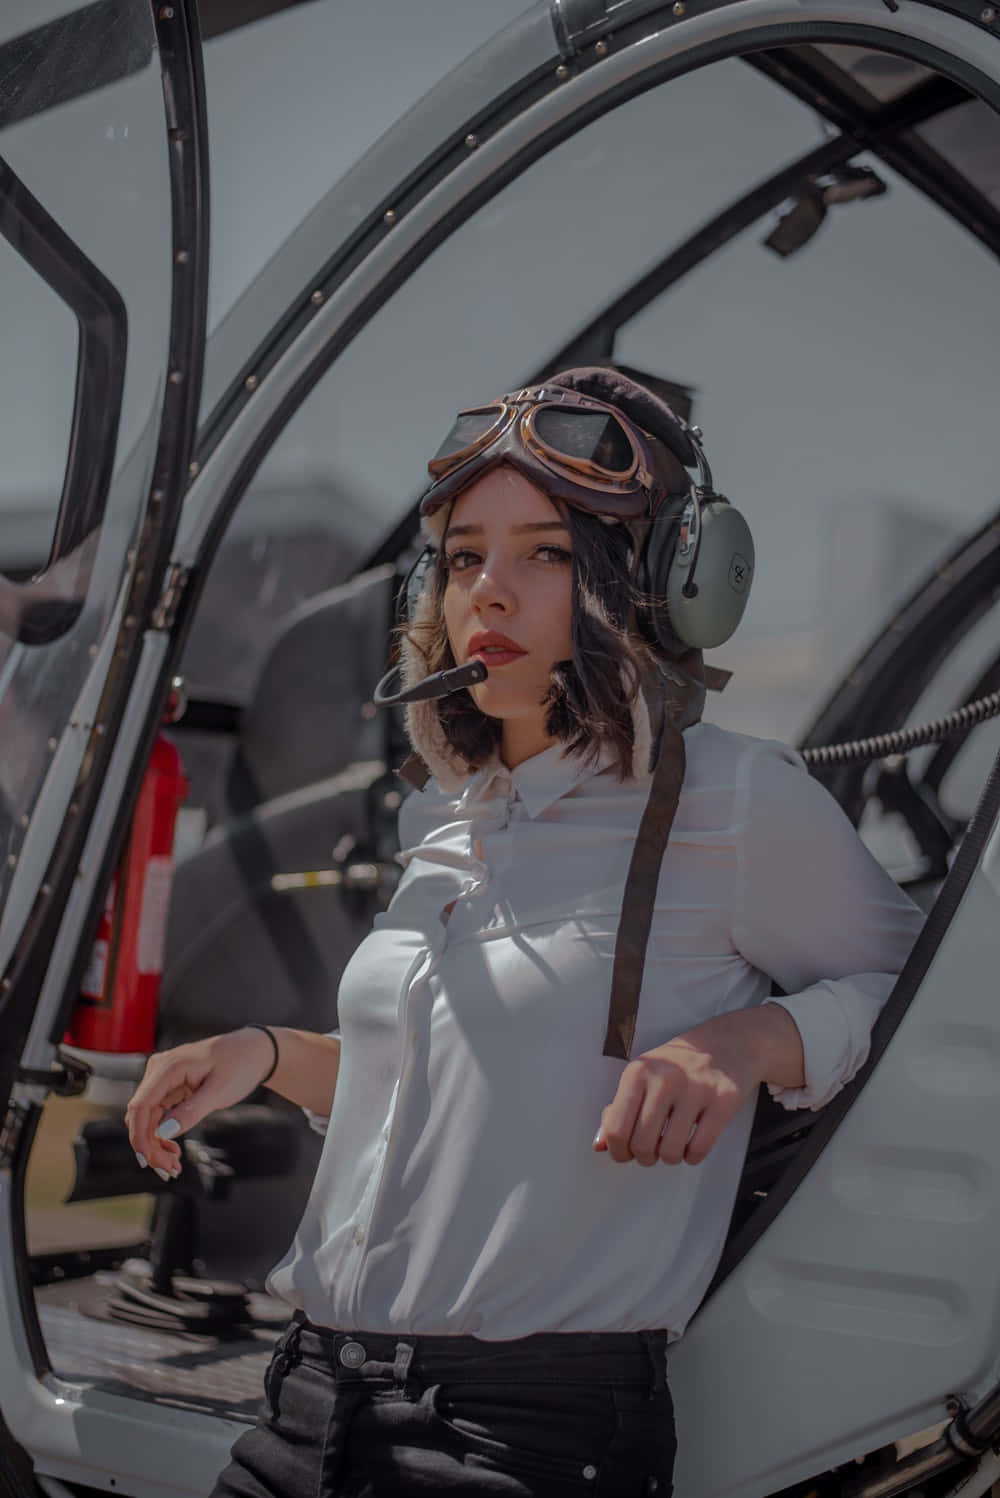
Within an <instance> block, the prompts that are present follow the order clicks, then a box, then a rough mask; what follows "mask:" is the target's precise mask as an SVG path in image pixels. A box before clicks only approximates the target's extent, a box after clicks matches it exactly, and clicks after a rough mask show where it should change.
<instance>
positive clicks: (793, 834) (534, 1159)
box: [268, 724, 923, 1340]
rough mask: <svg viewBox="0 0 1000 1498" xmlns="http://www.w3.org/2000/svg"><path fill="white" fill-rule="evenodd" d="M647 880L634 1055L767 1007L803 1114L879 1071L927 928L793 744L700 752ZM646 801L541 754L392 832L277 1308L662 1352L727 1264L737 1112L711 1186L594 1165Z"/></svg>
mask: <svg viewBox="0 0 1000 1498" xmlns="http://www.w3.org/2000/svg"><path fill="white" fill-rule="evenodd" d="M684 742H685V745H686V749H687V771H686V775H685V779H684V784H683V789H682V792H681V797H680V803H679V806H678V810H677V817H676V820H675V823H674V828H673V832H672V834H671V838H670V842H669V844H668V847H667V850H666V854H665V857H664V860H663V866H662V869H661V874H660V880H659V888H658V893H657V901H656V910H655V914H654V917H653V924H652V930H651V933H650V939H649V946H648V950H647V956H646V967H645V974H644V980H643V986H642V993H641V997H640V1004H639V1016H638V1024H637V1026H636V1033H635V1041H634V1044H633V1048H632V1055H633V1057H635V1056H638V1055H640V1054H641V1053H642V1052H643V1051H645V1050H649V1049H651V1048H652V1047H654V1046H657V1045H661V1044H662V1043H663V1042H664V1041H666V1040H669V1039H670V1038H671V1037H672V1036H674V1035H676V1034H678V1033H679V1032H681V1031H683V1030H686V1029H688V1028H690V1027H691V1026H692V1025H696V1024H699V1023H700V1022H701V1021H703V1020H705V1019H707V1018H708V1017H709V1016H711V1015H716V1014H719V1013H722V1012H723V1011H726V1010H733V1009H743V1008H747V1007H748V1006H750V1005H752V1004H759V1003H761V1002H762V1001H769V1000H768V995H769V991H770V985H771V979H772V978H773V979H774V980H775V981H776V982H777V983H778V984H779V985H780V987H781V988H782V989H783V990H784V991H785V992H786V993H787V995H788V997H787V998H782V999H778V1000H773V1001H770V1002H778V1003H781V1004H782V1005H783V1006H784V1007H785V1008H786V1009H787V1010H788V1011H789V1013H790V1014H791V1015H792V1017H793V1018H794V1019H795V1021H796V1024H797V1025H798V1028H799V1030H800V1032H801V1035H802V1041H803V1048H804V1053H805V1067H806V1086H805V1087H804V1088H801V1089H797V1090H789V1089H782V1088H780V1087H778V1086H775V1085H770V1084H769V1085H770V1090H771V1092H772V1093H773V1094H774V1096H776V1097H778V1098H779V1099H780V1101H781V1102H782V1103H783V1104H784V1106H785V1107H788V1108H800V1107H810V1108H819V1107H821V1106H822V1105H823V1104H824V1103H825V1102H827V1101H828V1100H829V1099H830V1098H832V1097H833V1096H834V1094H835V1093H836V1092H838V1091H839V1090H840V1088H841V1087H842V1086H843V1085H844V1083H845V1082H846V1081H848V1080H849V1078H850V1077H851V1076H853V1074H854V1072H855V1071H856V1070H857V1069H858V1067H859V1066H861V1064H862V1063H863V1062H864V1060H865V1058H866V1056H867V1054H868V1046H869V1032H870V1029H871V1026H872V1023H873V1021H874V1019H875V1017H876V1015H877V1013H878V1011H879V1009H880V1007H881V1005H882V1004H883V1003H884V1002H885V1000H886V998H887V997H888V995H889V992H890V990H891V989H892V986H893V983H894V980H895V977H896V975H897V974H898V973H899V971H900V969H901V967H902V965H903V962H904V960H905V958H906V956H907V953H908V952H909V949H910V946H911V945H912V943H913V940H914V938H915V936H916V934H917V932H918V930H919V928H920V925H921V922H922V919H923V917H922V914H921V912H920V911H919V910H918V909H917V908H916V906H914V905H913V904H912V903H911V901H910V900H909V899H907V897H906V896H905V895H904V894H903V893H902V892H901V891H900V890H899V889H898V888H897V886H896V885H895V883H894V882H893V880H892V879H891V878H890V877H889V875H888V874H887V873H886V872H885V871H884V870H883V869H882V868H881V866H880V865H879V864H878V863H877V862H876V861H875V859H874V858H873V857H872V856H871V855H870V854H869V853H868V851H867V850H866V848H865V847H864V845H863V844H862V843H861V841H860V840H859V838H858V837H857V834H856V833H855V831H854V829H853V828H852V827H851V825H850V823H849V821H848V820H847V818H846V817H845V816H844V814H843V813H842V812H841V810H840V808H839V807H838V805H837V803H836V802H835V801H834V799H833V798H832V796H830V795H829V793H828V792H827V791H826V790H825V789H824V788H823V787H822V786H821V785H819V783H818V782H817V781H815V780H813V779H812V778H811V777H810V776H809V774H808V772H807V771H806V769H805V767H804V765H803V763H802V761H801V759H800V757H799V756H798V755H797V754H796V753H795V752H794V751H793V750H791V749H789V748H787V747H786V746H785V745H782V744H777V743H773V742H769V741H765V740H760V739H751V738H746V737H743V736H742V735H738V734H733V733H729V732H726V731H724V730H722V729H719V728H716V727H713V726H711V725H708V724H697V725H695V726H694V727H692V728H689V729H688V730H687V731H686V732H685V735H684ZM648 789H649V779H648V777H647V778H645V779H643V780H630V781H626V782H625V783H621V782H619V781H618V780H617V779H616V777H615V773H614V771H613V770H611V769H609V768H605V769H603V770H601V769H598V770H597V771H594V770H592V769H587V768H584V767H583V766H582V765H581V763H580V762H579V760H577V759H573V758H571V757H565V756H562V754H561V751H560V748H559V747H558V746H557V747H555V748H551V749H548V750H546V751H545V752H544V753H542V754H539V755H537V756H535V757H534V758H533V759H529V760H526V761H525V762H524V763H523V764H521V765H519V766H518V767H517V768H516V769H515V770H513V771H508V770H506V769H505V768H504V767H503V766H502V765H501V764H500V763H499V761H495V762H494V763H493V764H492V765H490V766H488V767H487V768H485V769H483V770H481V771H479V772H478V773H477V774H476V775H474V776H472V777H471V778H470V779H469V781H468V782H467V783H466V786H465V787H464V789H463V791H462V793H461V794H460V795H459V796H457V797H450V798H449V797H448V796H446V795H445V794H444V793H443V792H442V791H440V789H438V787H437V785H436V782H434V781H431V782H429V784H428V786H427V788H426V789H425V790H424V791H422V792H420V793H415V794H413V795H412V796H410V797H408V798H407V800H406V801H405V802H404V803H403V808H402V811H401V814H400V833H401V839H402V845H403V849H404V851H403V852H402V853H401V854H400V859H401V861H402V862H403V864H404V866H405V872H404V874H403V877H402V879H401V881H400V884H399V887H398V889H397V891H396V893H395V896H394V897H393V900H392V903H391V905H390V907H389V909H388V910H387V911H386V912H385V914H383V915H380V916H378V917H377V918H376V921H375V929H374V931H373V932H372V934H371V935H370V936H368V937H367V938H366V939H365V940H364V941H363V942H362V943H361V945H360V946H359V947H358V949H357V951H356V952H355V953H354V955H353V957H352V958H351V961H350V963H349V964H348V966H347V968H346V970H345V972H344V976H343V980H342V983H341V988H340V997H339V1020H340V1028H341V1035H342V1053H341V1059H340V1071H339V1075H338V1079H337V1088H336V1094H335V1098H334V1103H333V1111H332V1114H331V1117H330V1120H329V1126H328V1128H327V1130H326V1138H325V1141H324V1146H323V1153H322V1156H321V1158H320V1162H319V1167H318V1170H317V1173H316V1178H315V1182H314V1185H313V1189H312V1193H311V1195H310V1197H309V1201H308V1204H307V1206H306V1210H305V1213H304V1215H303V1218H302V1222H301V1224H300V1225H299V1228H298V1231H297V1233H296V1235H295V1239H294V1242H293V1244H292V1246H291V1248H290V1249H289V1251H288V1253H287V1255H286V1256H285V1258H284V1259H283V1260H282V1261H281V1263H280V1264H279V1265H278V1266H277V1267H276V1268H275V1269H274V1270H273V1271H272V1273H271V1275H270V1277H269V1281H268V1285H269V1288H270V1289H271V1290H272V1291H273V1292H274V1293H275V1294H276V1295H279V1296H282V1297H283V1298H284V1299H286V1300H287V1301H289V1302H290V1303H291V1304H292V1305H294V1306H297V1307H301V1308H302V1309H303V1310H304V1311H305V1313H306V1315H307V1316H308V1317H309V1318H310V1320H312V1321H314V1322H316V1323H318V1324H320V1325H326V1326H334V1327H338V1328H342V1329H345V1330H347V1329H353V1330H366V1331H373V1332H401V1333H402V1332H407V1333H413V1334H416V1333H420V1332H425V1333H442V1334H456V1335H457V1334H471V1335H475V1336H479V1337H482V1338H485V1339H491V1340H492V1339H504V1338H511V1337H520V1336H526V1335H528V1334H529V1333H531V1332H542V1331H596V1332H602V1331H633V1330H637V1329H643V1328H657V1327H666V1328H667V1329H668V1332H669V1336H670V1339H671V1340H672V1339H674V1338H676V1337H678V1336H680V1334H681V1332H682V1331H683V1330H684V1327H685V1324H686V1323H687V1321H688V1319H689V1317H690V1316H691V1315H692V1313H693V1312H694V1310H695V1308H696V1307H697V1305H698V1303H699V1301H700V1300H701V1298H702V1296H703V1295H704V1293H705V1290H706V1288H707V1286H708V1284H709V1282H710V1280H711V1278H712V1275H713V1273H714V1270H715V1267H716V1265H717V1263H718V1260H719V1257H720V1255H721V1251H722V1247H723V1243H724V1239H725V1235H726V1230H727V1226H728V1222H729V1217H730V1214H731V1211H732V1206H733V1202H734V1199H735V1195H736V1190H737V1185H738V1182H739V1177H740V1172H741V1169H742V1165H743V1160H744V1156H745V1153H746V1147H747V1140H748V1137H749V1133H750V1126H751V1123H752V1120H753V1113H754V1106H755V1099H754V1098H750V1099H748V1100H747V1102H746V1103H745V1105H744V1107H743V1108H742V1109H741V1110H740V1112H739V1114H738V1115H737V1116H736V1117H735V1118H734V1119H733V1120H732V1122H731V1123H730V1124H729V1125H728V1127H727V1129H726V1130H725V1132H724V1133H723V1135H722V1137H721V1138H720V1139H719V1141H718V1142H717V1144H716V1146H715V1148H714V1149H713V1150H712V1151H711V1153H710V1154H709V1155H708V1157H707V1159H706V1160H705V1161H703V1162H702V1164H700V1165H697V1166H689V1165H686V1164H683V1163H682V1164H680V1165H676V1166H668V1165H664V1164H662V1163H658V1164H657V1165H655V1166H653V1167H650V1168H648V1169H646V1168H643V1167H642V1166H640V1165H638V1164H636V1163H635V1162H634V1161H630V1162H628V1163H626V1164H619V1163H616V1162H615V1161H614V1160H613V1159H612V1158H611V1155H610V1154H608V1153H597V1152H595V1151H594V1150H593V1148H592V1143H593V1139H594V1135H595V1133H596V1132H597V1129H598V1127H599V1125H600V1122H601V1110H602V1109H603V1108H604V1107H605V1105H606V1104H608V1103H610V1102H611V1100H612V1099H613V1097H614V1095H615V1092H616V1090H617V1086H618V1081H619V1078H620V1076H621V1073H622V1070H623V1069H624V1066H625V1065H626V1063H625V1062H623V1061H620V1060H616V1059H614V1058H611V1057H607V1056H604V1055H602V1053H601V1050H602V1045H603V1041H604V1031H605V1026H606V1023H607V1016H608V999H609V993H610V982H611V968H612V960H613V956H614V947H615V934H616V930H617V925H618V917H619V912H620V909H621V900H622V891H623V886H624V882H625V876H626V873H627V870H628V864H629V858H630V856H631V852H632V843H633V839H634V836H635V832H636V829H637V827H638V824H639V819H640V817H641V815H642V811H643V807H644V805H645V802H646V797H647V793H648Z"/></svg>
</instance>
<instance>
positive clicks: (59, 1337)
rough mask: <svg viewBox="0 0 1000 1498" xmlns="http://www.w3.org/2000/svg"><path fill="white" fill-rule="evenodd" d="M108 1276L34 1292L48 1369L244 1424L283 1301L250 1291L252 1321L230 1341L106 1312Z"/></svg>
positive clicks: (284, 1312) (280, 1322)
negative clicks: (130, 1321) (118, 1318)
mask: <svg viewBox="0 0 1000 1498" xmlns="http://www.w3.org/2000/svg"><path fill="white" fill-rule="evenodd" d="M112 1280H113V1275H110V1274H103V1273H102V1274H95V1275H91V1276H90V1277H89V1278H87V1279H80V1280H73V1281H71V1282H64V1283H62V1284H55V1285H46V1286H44V1287H40V1288H39V1289H38V1290H36V1292H35V1296H36V1304H37V1306H38V1316H39V1321H40V1323H41V1327H42V1335H43V1336H44V1338H45V1345H46V1348H47V1349H48V1355H49V1362H50V1364H51V1367H52V1372H53V1373H54V1374H55V1375H56V1376H57V1377H58V1378H61V1379H65V1380H66V1382H67V1383H87V1384H89V1385H91V1386H96V1387H97V1388H100V1389H105V1390H107V1391H108V1392H109V1393H114V1394H119V1395H127V1396H129V1397H131V1398H133V1399H142V1400H151V1401H153V1402H154V1403H157V1404H169V1405H173V1406H177V1407H179V1408H182V1409H189V1410H197V1411H199V1412H200V1413H202V1414H206V1413H208V1414H215V1415H221V1416H225V1417H227V1418H230V1419H237V1420H245V1421H247V1423H252V1422H253V1420H254V1419H255V1418H256V1415H257V1411H258V1408H259V1406H260V1404H261V1401H262V1399H263V1397H264V1370H265V1368H266V1367H267V1364H268V1362H269V1360H270V1357H271V1351H272V1348H273V1346H274V1343H275V1340H276V1338H277V1337H278V1335H279V1334H280V1332H281V1330H282V1328H283V1327H284V1326H285V1324H286V1323H287V1321H288V1319H289V1315H290V1312H289V1309H288V1306H287V1305H286V1304H285V1303H284V1302H283V1301H279V1300H275V1299H273V1298H272V1297H271V1296H268V1295H263V1294H261V1295H258V1294H251V1295H250V1311H251V1314H252V1316H253V1318H254V1323H253V1325H252V1326H251V1327H248V1328H247V1330H246V1331H245V1332H241V1333H240V1334H239V1335H237V1336H234V1337H233V1338H232V1339H226V1340H222V1339H220V1338H218V1337H213V1336H203V1335H199V1334H195V1333H192V1332H170V1331H159V1330H153V1329H150V1328H147V1327H141V1326H132V1325H129V1324H128V1323H127V1322H122V1321H115V1320H112V1319H111V1318H110V1317H109V1316H108V1313H107V1304H108V1300H109V1298H110V1294H111V1282H112Z"/></svg>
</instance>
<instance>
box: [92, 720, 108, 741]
mask: <svg viewBox="0 0 1000 1498" xmlns="http://www.w3.org/2000/svg"><path fill="white" fill-rule="evenodd" d="M94 732H95V733H96V734H97V737H98V738H103V736H104V734H105V733H106V732H107V724H106V723H95V724H94Z"/></svg>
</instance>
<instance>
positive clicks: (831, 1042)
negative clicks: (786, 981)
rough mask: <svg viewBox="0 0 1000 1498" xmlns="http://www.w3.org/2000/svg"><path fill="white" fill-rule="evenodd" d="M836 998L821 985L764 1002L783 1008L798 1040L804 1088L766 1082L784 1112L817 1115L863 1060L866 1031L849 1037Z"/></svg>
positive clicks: (849, 1033)
mask: <svg viewBox="0 0 1000 1498" xmlns="http://www.w3.org/2000/svg"><path fill="white" fill-rule="evenodd" d="M831 989H833V991H832V992H831ZM838 1000H839V995H838V994H837V993H836V985H835V984H829V985H828V984H825V983H818V984H816V985H815V987H813V988H810V989H806V990H804V991H803V992H802V993H797V994H791V995H790V996H788V997H782V998H772V999H765V1000H764V1002H765V1003H766V1004H780V1005H781V1007H782V1009H785V1010H787V1012H788V1013H789V1014H790V1015H791V1016H792V1019H793V1020H794V1021H795V1024H796V1026H797V1028H798V1032H799V1035H800V1036H801V1038H802V1053H803V1057H804V1060H805V1079H806V1081H805V1086H804V1087H782V1086H781V1085H780V1083H777V1082H768V1084H767V1090H768V1092H769V1093H770V1094H771V1096H772V1097H773V1098H775V1099H776V1101H777V1102H779V1103H780V1104H781V1106H782V1107H783V1108H788V1109H794V1108H810V1109H812V1111H813V1112H814V1113H815V1112H817V1111H818V1110H819V1109H820V1108H822V1107H823V1106H824V1105H825V1104H826V1103H828V1102H829V1101H830V1099H831V1098H834V1097H836V1095H837V1093H838V1092H840V1090H841V1089H842V1088H843V1087H844V1085H845V1083H847V1082H849V1081H850V1079H851V1077H853V1075H854V1073H855V1072H856V1071H857V1070H858V1068H859V1067H860V1066H862V1065H863V1064H864V1062H865V1060H866V1059H867V1056H868V1032H867V1031H866V1032H865V1034H864V1036H863V1037H862V1036H857V1037H855V1036H852V1034H851V1024H850V1020H849V1018H848V1016H847V1014H846V1013H845V1012H844V1007H843V1005H842V1004H841V1003H840V1002H838Z"/></svg>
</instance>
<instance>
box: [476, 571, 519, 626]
mask: <svg viewBox="0 0 1000 1498" xmlns="http://www.w3.org/2000/svg"><path fill="white" fill-rule="evenodd" d="M470 600H471V602H472V604H473V606H474V607H475V608H478V609H486V608H501V609H502V610H503V611H504V613H505V614H510V613H513V611H514V609H515V608H516V606H517V604H516V599H515V596H514V591H513V589H512V587H511V585H510V581H509V579H508V577H507V575H506V570H505V568H504V565H503V562H502V560H501V559H500V558H496V557H486V558H485V559H484V561H483V563H482V565H481V566H480V568H479V570H478V572H477V573H476V576H475V578H474V579H473V583H472V588H471V590H470Z"/></svg>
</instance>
